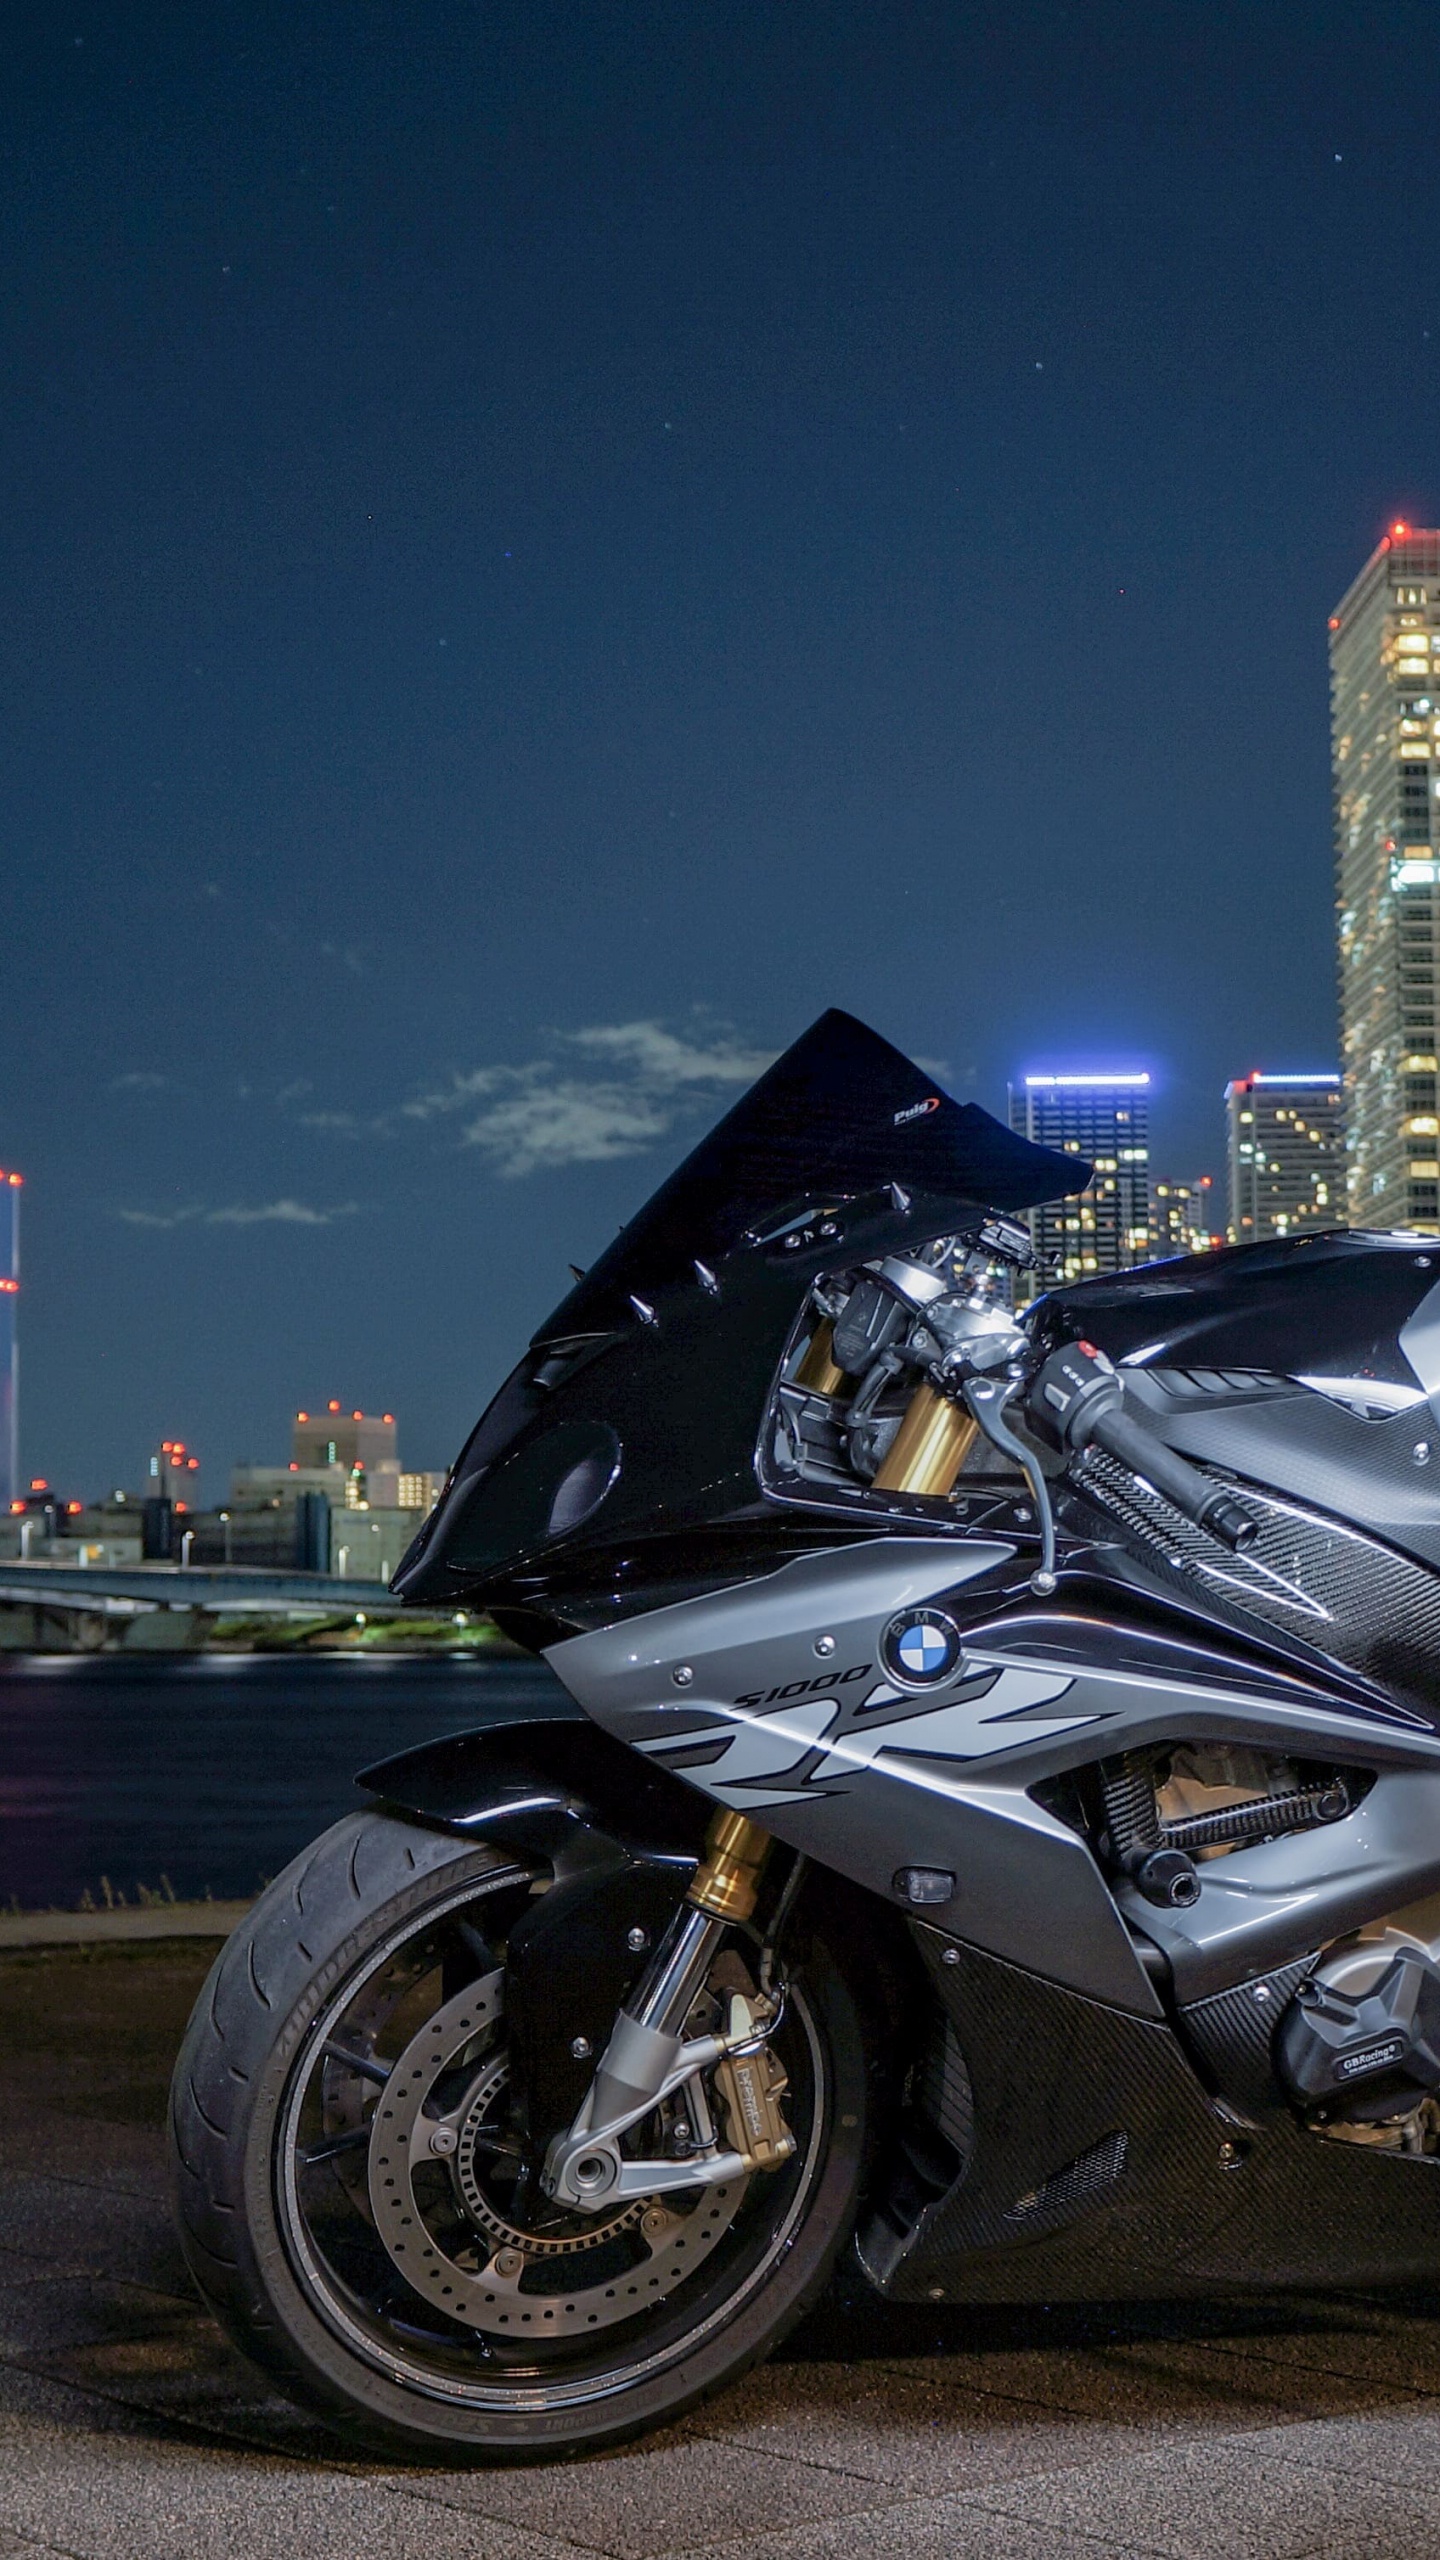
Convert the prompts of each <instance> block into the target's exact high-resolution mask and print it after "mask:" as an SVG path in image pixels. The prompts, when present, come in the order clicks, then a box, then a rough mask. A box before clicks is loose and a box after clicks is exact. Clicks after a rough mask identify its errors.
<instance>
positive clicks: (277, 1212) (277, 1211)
mask: <svg viewBox="0 0 1440 2560" xmlns="http://www.w3.org/2000/svg"><path fill="white" fill-rule="evenodd" d="M115 1214H116V1216H117V1217H119V1218H121V1219H123V1221H124V1223H125V1225H126V1226H127V1227H184V1226H194V1225H196V1224H198V1225H200V1226H203V1227H265V1226H281V1227H328V1226H329V1225H330V1224H331V1222H332V1220H333V1219H335V1218H355V1217H358V1216H359V1214H360V1203H359V1201H358V1200H343V1201H341V1202H340V1203H339V1205H338V1206H337V1207H336V1208H333V1209H313V1208H311V1207H310V1205H309V1204H308V1202H306V1201H304V1200H267V1201H264V1202H262V1203H261V1204H260V1205H258V1206H257V1207H255V1208H249V1207H247V1206H246V1205H245V1204H244V1203H243V1202H241V1201H235V1202H233V1203H232V1204H231V1205H230V1206H229V1207H228V1208H224V1209H207V1208H205V1207H204V1206H203V1204H201V1203H198V1202H192V1203H191V1204H190V1206H188V1207H187V1208H184V1209H170V1210H164V1211H161V1210H155V1209H118V1210H117V1211H116V1213H115Z"/></svg>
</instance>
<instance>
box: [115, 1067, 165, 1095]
mask: <svg viewBox="0 0 1440 2560" xmlns="http://www.w3.org/2000/svg"><path fill="white" fill-rule="evenodd" d="M169 1081H170V1079H169V1077H168V1076H155V1075H147V1074H146V1073H145V1071H144V1070H143V1068H132V1070H131V1072H130V1074H129V1075H128V1076H112V1077H111V1079H110V1091H111V1092H112V1093H163V1092H164V1090H165V1087H166V1086H167V1085H168V1083H169Z"/></svg>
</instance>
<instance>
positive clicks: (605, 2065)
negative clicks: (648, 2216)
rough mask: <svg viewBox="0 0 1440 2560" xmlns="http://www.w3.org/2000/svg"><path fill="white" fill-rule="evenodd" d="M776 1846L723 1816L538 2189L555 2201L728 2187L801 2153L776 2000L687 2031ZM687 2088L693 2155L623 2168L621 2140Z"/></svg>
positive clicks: (594, 2203)
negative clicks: (708, 2082)
mask: <svg viewBox="0 0 1440 2560" xmlns="http://www.w3.org/2000/svg"><path fill="white" fill-rule="evenodd" d="M772 1845H773V1844H772V1842H771V1838H770V1834H769V1833H768V1832H767V1831H762V1830H761V1828H760V1825H759V1824H758V1823H756V1822H751V1821H750V1820H749V1819H748V1817H747V1816H746V1815H745V1814H743V1813H718V1814H716V1815H715V1817H714V1819H713V1820H712V1822H711V1824H710V1828H709V1830H708V1831H707V1833H706V1835H705V1854H704V1856H703V1857H702V1858H701V1861H700V1864H699V1866H698V1867H697V1868H696V1870H695V1875H694V1878H693V1880H692V1882H691V1885H690V1890H689V1892H688V1893H687V1895H686V1897H685V1900H684V1902H683V1903H682V1904H681V1906H680V1909H679V1910H678V1911H677V1913H676V1914H675V1917H674V1919H673V1920H672V1922H671V1924H670V1926H669V1928H668V1929H667V1930H666V1932H665V1934H664V1936H663V1938H662V1939H661V1941H660V1944H659V1945H658V1946H657V1948H656V1949H655V1952H654V1954H653V1956H652V1957H651V1959H650V1962H649V1964H648V1965H647V1966H646V1968H645V1971H644V1973H643V1974H642V1975H641V1978H640V1981H639V1983H638V1984H637V1986H636V1988H635V1990H634V1992H633V1993H632V1994H631V1997H630V1999H629V2001H628V2002H627V2004H626V2006H625V2007H624V2008H623V2009H622V2010H621V2011H620V2013H619V2015H618V2016H617V2018H616V2020H615V2025H614V2028H613V2030H612V2033H611V2036H610V2041H609V2043H608V2044H607V2045H606V2047H605V2051H604V2053H603V2054H602V2055H601V2057H600V2061H599V2063H598V2064H597V2066H596V2071H595V2077H594V2079H593V2080H592V2082H591V2084H590V2087H589V2089H588V2090H587V2092H586V2094H585V2098H584V2100H583V2103H582V2105H581V2107H580V2111H579V2113H578V2115H577V2116H576V2118H575V2121H574V2123H573V2124H572V2125H571V2127H570V2129H569V2131H568V2132H567V2133H562V2134H557V2136H556V2138H555V2140H554V2142H552V2144H551V2146H550V2150H549V2154H548V2156H547V2158H546V2162H545V2168H544V2173H543V2176H542V2180H541V2183H542V2185H543V2186H544V2188H545V2191H546V2193H547V2195H550V2196H552V2197H553V2198H554V2199H555V2201H556V2203H558V2204H565V2205H569V2206H571V2207H572V2209H574V2210H576V2211H578V2212H581V2213H593V2212H597V2211H599V2209H600V2208H601V2207H602V2206H605V2205H610V2204H613V2203H614V2202H616V2200H617V2199H623V2198H625V2197H627V2196H641V2195H644V2196H650V2195H656V2194H660V2193H662V2192H664V2191H665V2190H666V2189H668V2188H672V2187H693V2186H697V2185H704V2186H714V2185H720V2184H723V2183H724V2182H725V2181H727V2180H728V2179H731V2178H736V2177H744V2176H748V2175H749V2173H750V2172H751V2171H752V2170H754V2169H759V2168H777V2167H778V2166H779V2164H780V2162H781V2161H782V2160H785V2159H788V2158H789V2156H790V2153H791V2152H792V2151H793V2150H794V2148H795V2140H794V2136H793V2135H792V2134H791V2133H790V2132H789V2131H788V2129H787V2127H786V2125H785V2123H784V2119H783V2117H782V2116H781V2113H780V2099H781V2097H782V2095H783V2092H784V2078H783V2074H781V2073H779V2072H778V2069H777V2065H776V2063H775V2060H774V2058H773V2056H771V2055H770V2054H769V2053H768V2052H767V2051H766V2050H765V2047H766V2042H767V2039H768V2037H769V2035H770V2034H771V2032H772V2031H773V2029H774V2027H775V2026H776V2025H777V2024H778V2022H779V2015H780V2004H779V2002H778V2001H768V2000H765V1999H764V1998H763V1997H762V1999H761V2001H760V2002H759V2003H758V2004H752V2003H751V2002H749V2001H747V2000H746V1999H744V1998H743V1997H741V1996H740V1995H739V1994H738V1993H736V1994H734V1995H732V1997H731V1999H730V2002H729V2014H728V2017H727V2021H726V2027H725V2031H724V2033H723V2034H719V2035H709V2036H694V2037H691V2038H690V2039H688V2041H687V2039H686V2036H685V2032H684V2029H685V2021H686V2019H687V2018H688V2017H689V2015H690V2012H691V2010H692V2008H693V2007H694V2005H695V2001H696V1999H697V1997H698V1996H699V1994H700V1992H701V1991H702V1990H703V1989H704V1987H705V1983H706V1980H707V1978H708V1976H709V1972H710V1968H711V1965H712V1964H713V1962H714V1960H715V1956H716V1954H717V1952H718V1950H719V1946H720V1942H721V1940H722V1938H723V1937H724V1936H725V1933H726V1931H727V1929H729V1928H731V1927H732V1926H733V1925H734V1924H735V1923H736V1922H737V1921H745V1920H748V1919H749V1918H750V1917H751V1915H752V1913H753V1912H754V1909H755V1903H756V1898H757V1896H758V1894H759V1890H760V1878H761V1874H762V1871H763V1869H764V1865H765V1861H766V1858H767V1857H768V1856H769V1853H770V1849H771V1847H772ZM712 2066H713V2067H714V2068H715V2070H716V2077H717V2081H718V2083H719V2085H720V2087H721V2091H722V2095H723V2097H724V2100H725V2112H726V2115H727V2117H728V2119H729V2127H730V2132H731V2137H732V2138H731V2141H730V2143H729V2145H728V2146H726V2147H724V2148H722V2147H721V2145H720V2143H719V2140H718V2137H717V2136H716V2133H715V2129H714V2125H713V2122H712V2120H711V2116H710V2108H709V2101H708V2099H707V2097H706V2093H705V2088H704V2083H703V2081H702V2079H701V2077H700V2074H701V2073H702V2072H704V2071H707V2070H709V2069H710V2068H711V2067H712ZM687 2082H688V2083H689V2084H690V2086H689V2088H688V2090H687V2104H688V2105H689V2107H690V2110H691V2113H692V2116H693V2117H694V2119H695V2126H694V2130H695V2133H696V2136H697V2147H696V2149H695V2151H694V2152H693V2153H691V2154H689V2155H687V2157H686V2158H685V2159H683V2160H630V2159H626V2158H625V2157H624V2155H623V2154H622V2152H621V2149H620V2136H621V2135H622V2134H623V2133H627V2132H628V2131H629V2129H630V2127H631V2126H632V2125H634V2124H638V2123H639V2121H640V2119H641V2117H642V2116H647V2115H649V2114H651V2113H652V2111H653V2110H654V2109H655V2108H656V2107H658V2106H659V2105H660V2104H661V2103H662V2101H663V2100H664V2099H666V2098H668V2097H670V2096H672V2095H673V2094H674V2093H675V2091H676V2090H678V2089H680V2088H682V2087H684V2086H685V2084H686V2083H687Z"/></svg>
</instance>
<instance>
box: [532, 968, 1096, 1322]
mask: <svg viewBox="0 0 1440 2560" xmlns="http://www.w3.org/2000/svg"><path fill="white" fill-rule="evenodd" d="M1090 1173H1091V1167H1090V1166H1089V1165H1087V1164H1081V1163H1080V1162H1079V1161H1078V1160H1077V1158H1075V1157H1074V1156H1064V1155H1058V1154H1056V1153H1054V1152H1053V1151H1052V1150H1051V1149H1050V1148H1048V1147H1037V1146H1032V1144H1031V1143H1030V1141H1029V1139H1028V1138H1017V1137H1016V1136H1015V1135H1014V1134H1013V1132H1012V1131H1011V1130H1009V1129H1006V1128H1005V1127H1003V1126H1002V1124H1001V1123H1000V1121H998V1120H994V1119H992V1118H991V1116H990V1113H989V1112H988V1111H982V1110H981V1109H980V1108H979V1106H978V1104H976V1103H973V1102H963V1103H962V1102H955V1101H953V1100H952V1099H951V1097H950V1095H949V1094H947V1093H944V1092H942V1090H941V1088H940V1087H939V1085H937V1084H936V1083H935V1082H934V1081H933V1079H932V1078H931V1077H930V1076H928V1075H927V1074H926V1073H925V1071H924V1070H923V1068H920V1067H917V1066H916V1065H915V1063H914V1061H913V1060H912V1059H910V1058H907V1057H906V1056H905V1055H904V1054H903V1052H902V1051H901V1050H899V1049H893V1048H892V1047H891V1045H890V1043H889V1041H888V1040H882V1039H881V1037H880V1035H879V1033H878V1032H877V1031H871V1030H868V1029H867V1028H866V1025H865V1024H864V1023H863V1022H857V1021H856V1020H855V1018H854V1016H853V1014H848V1013H839V1012H832V1013H824V1014H822V1015H821V1016H820V1019H819V1021H818V1022H815V1023H812V1024H811V1027H810V1029H809V1030H808V1031H807V1032H805V1033H803V1034H802V1036H801V1038H800V1039H798V1040H797V1041H796V1042H795V1044H794V1046H793V1047H792V1048H789V1049H787V1050H786V1051H785V1054H784V1056H783V1057H780V1058H777V1059H776V1061H775V1064H774V1066H773V1067H770V1068H768V1069H767V1070H766V1072H765V1074H764V1075H763V1076H761V1077H760V1079H759V1081H758V1083H756V1084H753V1085H752V1086H751V1087H750V1090H749V1092H748V1093H746V1094H744V1095H743V1096H742V1098H741V1100H740V1101H739V1102H737V1103H736V1105H735V1108H734V1110H733V1111H729V1112H727V1113H726V1115H725V1118H724V1119H723V1120H722V1121H720V1122H719V1124H718V1125H717V1127H715V1128H714V1129H712V1130H711V1132H710V1134H709V1136H708V1137H707V1138H703V1139H702V1140H701V1142H700V1144H699V1146H698V1147H696V1149H695V1150H694V1153H693V1154H691V1155H689V1156H687V1157H686V1159H685V1162H684V1163H683V1164H682V1165H680V1166H679V1167H678V1168H677V1170H676V1171H675V1172H674V1173H672V1174H671V1176H670V1178H669V1180H668V1181H667V1182H664V1183H662V1184H661V1186H660V1189H659V1190H658V1191H657V1192H655V1193H654V1194H653V1196H652V1197H651V1198H650V1199H649V1200H647V1201H646V1203H645V1206H644V1208H643V1209H641V1210H639V1211H638V1212H637V1214H636V1216H635V1217H633V1218H632V1219H631V1220H630V1222H629V1224H628V1225H627V1226H625V1227H622V1229H621V1231H620V1233H619V1235H618V1236H617V1237H616V1239H615V1242H614V1243H613V1244H612V1245H609V1246H607V1248H606V1250H605V1252H604V1253H603V1254H601V1256H600V1257H599V1259H598V1261H596V1262H595V1263H594V1264H592V1266H591V1268H590V1270H589V1271H588V1272H587V1273H586V1274H585V1277H584V1279H583V1280H582V1281H581V1282H580V1284H579V1286H578V1288H576V1289H574V1290H572V1292H571V1294H570V1296H569V1297H568V1298H566V1299H565V1301H564V1303H563V1304H562V1305H561V1306H560V1307H558V1308H557V1309H556V1311H555V1313H554V1315H552V1316H551V1317H550V1319H549V1321H548V1323H546V1324H544V1325H542V1326H541V1327H540V1329H539V1332H538V1334H537V1335H536V1336H535V1337H534V1338H535V1339H536V1340H539V1341H543V1340H547V1339H548V1338H549V1337H550V1336H552V1335H554V1334H580V1333H585V1332H587V1331H589V1330H590V1329H591V1328H592V1327H593V1326H595V1325H597V1324H599V1325H604V1324H607V1323H612V1322H613V1321H614V1320H615V1318H616V1316H617V1314H623V1313H624V1312H625V1311H626V1309H627V1302H628V1301H629V1300H630V1299H631V1297H632V1294H633V1295H639V1296H640V1297H643V1298H647V1299H648V1297H649V1295H650V1294H651V1293H652V1292H653V1291H654V1290H655V1289H656V1288H658V1287H660V1286H661V1285H662V1284H663V1283H664V1282H666V1281H670V1280H676V1279H679V1278H681V1277H682V1276H688V1275H689V1274H690V1273H691V1271H692V1270H693V1266H694V1263H695V1261H696V1260H697V1259H698V1260H699V1261H701V1262H704V1263H707V1264H710V1263H715V1262H717V1261H719V1260H721V1259H723V1257H724V1256H725V1255H726V1254H728V1253H730V1252H731V1251H733V1249H734V1248H735V1246H736V1245H738V1244H739V1243H740V1242H741V1240H742V1238H743V1237H744V1236H745V1235H746V1234H747V1232H749V1231H753V1230H755V1229H756V1228H757V1227H763V1225H764V1223H765V1222H766V1220H767V1219H770V1218H773V1217H774V1216H776V1215H777V1214H778V1213H780V1212H782V1211H783V1210H785V1209H787V1208H788V1207H790V1206H792V1205H795V1204H798V1203H801V1202H805V1201H812V1200H816V1199H818V1198H821V1197H822V1196H823V1194H824V1192H825V1190H826V1189H827V1188H833V1189H834V1191H836V1192H837V1193H839V1194H842V1195H846V1196H853V1195H854V1194H856V1193H859V1192H866V1191H869V1190H872V1189H873V1188H874V1187H875V1186H876V1185H883V1184H885V1183H898V1184H900V1185H902V1186H906V1187H909V1186H913V1187H914V1188H915V1189H916V1190H917V1191H923V1192H928V1193H931V1194H935V1195H939V1196H941V1197H944V1198H948V1199H952V1200H954V1201H955V1202H957V1203H960V1202H968V1203H971V1204H972V1205H974V1206H975V1207H977V1208H985V1209H998V1210H1016V1209H1028V1208H1032V1207H1033V1206H1034V1205H1035V1204H1036V1202H1037V1201H1041V1200H1057V1199H1060V1198H1062V1197H1063V1196H1064V1195H1065V1194H1066V1193H1067V1192H1072V1191H1080V1190H1083V1189H1084V1186H1085V1184H1086V1183H1087V1182H1088V1181H1089V1179H1090Z"/></svg>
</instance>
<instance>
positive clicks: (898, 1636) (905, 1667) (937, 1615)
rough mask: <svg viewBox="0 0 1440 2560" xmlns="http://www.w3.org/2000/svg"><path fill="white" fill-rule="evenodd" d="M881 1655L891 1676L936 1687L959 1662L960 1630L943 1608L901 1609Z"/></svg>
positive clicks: (909, 1685)
mask: <svg viewBox="0 0 1440 2560" xmlns="http://www.w3.org/2000/svg"><path fill="white" fill-rule="evenodd" d="M880 1659H881V1661H882V1662H883V1663H884V1665H885V1668H886V1670H887V1671H888V1672H889V1674H890V1677H891V1679H892V1680H903V1681H904V1682H905V1684H906V1687H907V1688H911V1689H933V1688H934V1686H935V1685H936V1683H937V1681H940V1680H948V1679H949V1678H950V1677H951V1674H952V1673H953V1672H954V1671H955V1670H956V1669H957V1667H958V1665H959V1661H960V1630H959V1628H958V1627H957V1626H956V1624H955V1621H954V1619H953V1618H947V1617H946V1615H945V1612H944V1610H943V1609H902V1610H901V1612H900V1615H899V1617H898V1618H892V1619H891V1621H890V1624H889V1626H888V1627H887V1628H886V1630H885V1633H884V1636H883V1637H882V1639H881V1643H880Z"/></svg>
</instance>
